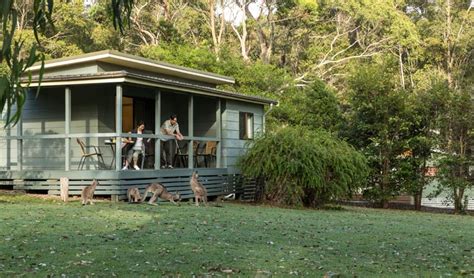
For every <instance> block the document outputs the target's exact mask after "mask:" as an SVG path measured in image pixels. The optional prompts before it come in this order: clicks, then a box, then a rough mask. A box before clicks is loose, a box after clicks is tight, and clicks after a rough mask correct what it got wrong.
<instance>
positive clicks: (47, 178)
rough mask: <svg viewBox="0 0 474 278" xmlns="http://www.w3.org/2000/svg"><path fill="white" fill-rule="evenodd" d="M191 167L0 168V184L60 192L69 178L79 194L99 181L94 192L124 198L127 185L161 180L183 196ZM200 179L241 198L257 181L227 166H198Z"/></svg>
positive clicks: (212, 189)
mask: <svg viewBox="0 0 474 278" xmlns="http://www.w3.org/2000/svg"><path fill="white" fill-rule="evenodd" d="M192 171H193V170H192V169H167V170H141V171H133V170H129V171H2V172H0V185H1V186H2V187H4V188H8V187H10V188H13V189H14V190H25V191H27V192H32V193H34V192H38V193H40V192H41V193H47V194H48V195H59V194H60V178H61V177H67V178H68V179H69V195H70V196H78V195H80V194H81V190H82V189H83V188H84V187H85V186H87V185H89V184H91V182H92V180H93V179H97V180H98V181H99V185H98V186H97V189H96V191H95V195H99V196H100V195H102V196H104V197H106V196H110V197H112V199H119V200H122V199H125V198H126V194H127V190H128V188H130V187H138V188H139V189H140V191H141V193H142V194H143V192H144V190H145V187H146V186H147V185H149V184H150V183H155V182H158V183H161V184H163V185H164V186H165V187H166V189H167V190H168V191H169V192H171V193H175V192H179V193H180V194H181V196H182V198H183V199H188V198H193V197H194V194H193V192H192V191H191V187H190V185H189V179H190V177H191V173H192ZM198 174H199V181H200V182H201V183H202V184H203V185H204V186H205V187H206V189H207V192H208V196H209V197H212V196H220V195H226V194H230V193H235V194H236V195H237V196H239V197H240V198H241V199H242V200H248V201H252V200H254V199H255V193H256V183H255V181H254V180H251V179H244V178H243V177H242V176H241V175H239V174H233V173H228V169H227V168H216V169H199V170H198Z"/></svg>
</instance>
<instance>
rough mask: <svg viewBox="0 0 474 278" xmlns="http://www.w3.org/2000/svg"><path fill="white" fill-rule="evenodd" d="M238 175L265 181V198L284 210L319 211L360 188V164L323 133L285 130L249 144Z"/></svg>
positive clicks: (362, 167)
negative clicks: (293, 207) (297, 207)
mask: <svg viewBox="0 0 474 278" xmlns="http://www.w3.org/2000/svg"><path fill="white" fill-rule="evenodd" d="M239 167H240V169H241V170H242V173H243V174H244V175H246V176H249V177H261V178H263V179H264V180H265V189H264V198H266V199H267V200H269V201H272V202H275V203H280V204H286V205H305V206H321V205H323V204H325V203H327V202H329V201H332V200H336V199H340V198H345V197H350V196H351V195H352V193H354V192H355V191H356V190H357V189H358V188H359V186H360V185H361V184H363V183H364V182H365V179H366V176H367V173H368V169H367V165H366V161H365V158H364V156H363V155H362V154H360V153H359V152H357V151H356V150H355V149H354V148H352V147H351V146H350V145H349V144H347V143H346V142H344V141H341V140H339V139H337V138H335V137H334V136H333V135H331V134H330V133H328V132H327V131H324V130H308V129H307V128H303V127H285V128H282V129H280V130H278V131H276V132H274V133H271V134H270V133H268V134H265V135H263V136H262V137H260V138H257V139H256V140H255V141H254V142H252V143H251V146H250V149H249V150H248V151H247V153H246V154H245V155H244V156H242V157H241V159H240V160H239Z"/></svg>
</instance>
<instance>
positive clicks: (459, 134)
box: [437, 91, 474, 213]
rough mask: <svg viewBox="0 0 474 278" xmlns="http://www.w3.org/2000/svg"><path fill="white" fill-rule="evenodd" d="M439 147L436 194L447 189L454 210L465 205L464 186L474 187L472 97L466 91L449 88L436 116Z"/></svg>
mask: <svg viewBox="0 0 474 278" xmlns="http://www.w3.org/2000/svg"><path fill="white" fill-rule="evenodd" d="M440 131H441V133H440V137H441V139H440V147H441V151H442V152H441V154H440V157H439V160H438V167H439V175H438V178H439V181H440V183H439V187H438V191H437V194H439V193H441V192H447V193H448V200H450V201H452V202H453V203H454V210H455V211H456V212H457V213H460V212H463V211H464V210H466V209H467V207H466V205H467V203H465V202H464V197H465V192H466V190H467V189H469V188H472V187H474V179H473V176H474V175H473V173H472V167H473V166H474V157H473V146H474V100H473V95H472V93H471V94H469V93H467V92H466V91H462V92H461V93H459V92H449V95H448V98H447V110H446V113H445V114H443V115H441V117H440Z"/></svg>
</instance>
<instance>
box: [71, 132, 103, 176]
mask: <svg viewBox="0 0 474 278" xmlns="http://www.w3.org/2000/svg"><path fill="white" fill-rule="evenodd" d="M76 141H77V143H78V144H79V146H80V148H81V160H79V165H78V166H77V169H78V170H82V168H84V164H85V162H86V159H88V158H90V159H92V157H93V156H97V162H98V163H99V165H98V167H97V168H100V167H101V166H100V165H105V162H104V157H103V156H102V152H101V151H100V147H99V146H86V144H85V143H84V141H82V140H81V139H79V138H77V139H76ZM91 149H93V150H94V151H93V152H88V151H87V150H91Z"/></svg>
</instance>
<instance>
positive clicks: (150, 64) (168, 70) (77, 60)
mask: <svg viewBox="0 0 474 278" xmlns="http://www.w3.org/2000/svg"><path fill="white" fill-rule="evenodd" d="M87 62H105V63H109V64H114V65H119V66H126V67H131V68H135V69H140V70H144V71H149V72H155V73H164V74H168V75H172V76H180V77H185V78H188V79H191V80H199V81H204V82H209V83H213V84H234V83H235V80H234V78H232V77H228V76H224V75H220V74H215V73H211V72H206V71H201V70H196V69H192V68H187V67H182V66H177V65H173V64H169V63H165V62H161V61H155V60H152V59H147V58H144V57H140V56H135V55H130V54H125V53H122V52H119V51H115V50H104V51H98V52H91V53H87V54H83V55H77V56H71V57H64V58H59V59H52V60H47V61H45V65H44V69H45V71H47V70H48V69H53V68H60V67H66V66H71V65H75V64H81V63H87ZM40 68H41V63H35V64H34V65H33V66H31V67H30V68H29V69H28V71H31V72H37V71H38V70H39V69H40Z"/></svg>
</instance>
